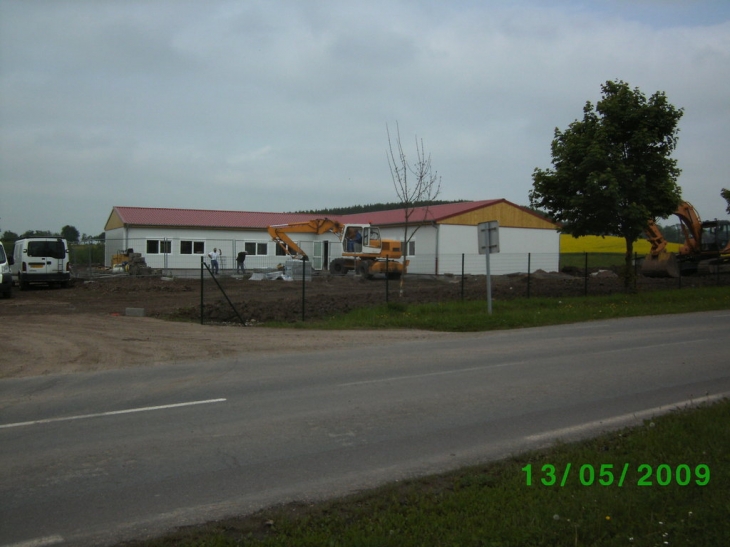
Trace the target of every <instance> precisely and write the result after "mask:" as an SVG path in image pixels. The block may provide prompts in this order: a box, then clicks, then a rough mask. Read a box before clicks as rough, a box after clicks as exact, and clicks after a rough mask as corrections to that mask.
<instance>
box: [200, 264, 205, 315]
mask: <svg viewBox="0 0 730 547" xmlns="http://www.w3.org/2000/svg"><path fill="white" fill-rule="evenodd" d="M204 263H205V258H204V257H202V256H201V257H200V324H201V325H202V324H203V287H205V282H204V279H203V266H204Z"/></svg>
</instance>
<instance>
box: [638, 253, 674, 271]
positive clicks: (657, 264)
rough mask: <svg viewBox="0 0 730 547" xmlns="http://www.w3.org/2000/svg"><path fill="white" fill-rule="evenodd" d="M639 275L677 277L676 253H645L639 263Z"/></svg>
mask: <svg viewBox="0 0 730 547" xmlns="http://www.w3.org/2000/svg"><path fill="white" fill-rule="evenodd" d="M641 275H644V276H646V277H679V262H678V261H677V255H675V254H674V253H669V252H667V251H661V252H660V253H659V254H658V255H657V256H652V255H647V256H646V258H644V261H643V263H642V264H641Z"/></svg>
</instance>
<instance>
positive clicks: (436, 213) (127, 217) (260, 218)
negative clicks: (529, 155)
mask: <svg viewBox="0 0 730 547" xmlns="http://www.w3.org/2000/svg"><path fill="white" fill-rule="evenodd" d="M497 203H508V204H510V205H513V206H514V207H519V206H518V205H514V204H513V203H511V202H509V201H507V200H504V199H492V200H482V201H466V202H461V203H445V204H443V205H431V206H430V207H417V208H415V209H414V210H413V213H412V214H411V216H410V218H409V219H408V222H409V223H420V222H440V221H443V220H446V219H448V218H451V217H454V216H457V215H463V214H464V213H468V212H470V211H474V210H476V209H481V208H482V207H488V206H490V205H495V204H497ZM520 208H521V207H520ZM114 211H116V213H117V214H118V215H119V218H120V219H121V220H122V222H123V223H124V224H125V225H133V226H171V227H172V226H177V227H201V228H234V229H246V228H248V229H266V228H268V227H269V226H273V225H275V224H288V223H291V222H301V221H307V220H311V219H312V217H313V215H312V214H311V213H260V212H250V211H211V210H207V209H162V208H155V207H114ZM328 217H329V218H331V219H333V220H338V221H340V222H342V223H343V224H373V225H376V226H388V225H393V224H403V223H404V222H405V209H393V210H390V211H373V212H371V213H357V214H353V215H328Z"/></svg>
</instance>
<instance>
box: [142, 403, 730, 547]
mask: <svg viewBox="0 0 730 547" xmlns="http://www.w3.org/2000/svg"><path fill="white" fill-rule="evenodd" d="M728 423H730V401H729V400H727V399H725V400H723V401H720V402H718V403H715V404H713V405H710V406H705V407H701V408H697V409H691V410H684V411H681V412H674V413H671V414H668V415H665V416H662V417H658V418H656V419H653V420H651V421H649V420H647V421H645V422H644V424H643V425H642V426H639V427H636V428H631V429H624V430H622V431H618V432H613V433H608V434H604V435H602V436H600V437H598V438H595V439H591V440H588V441H582V442H578V443H573V444H563V445H558V446H555V447H553V448H550V449H547V450H542V451H536V452H530V453H527V454H523V455H520V456H518V457H515V458H511V459H508V460H504V461H500V462H496V463H491V464H487V465H482V466H479V467H473V468H468V469H462V470H459V471H456V472H453V473H449V474H445V475H440V476H432V477H427V478H424V479H418V480H413V481H407V482H404V483H398V484H391V485H388V486H385V487H382V488H379V489H376V490H373V491H368V492H366V493H362V494H358V495H355V496H351V497H348V498H344V499H338V500H332V501H328V502H325V503H320V504H314V505H308V504H295V505H289V506H285V507H279V508H275V509H269V510H266V511H263V512H260V513H258V514H256V515H253V516H250V517H246V518H242V519H231V520H228V521H225V522H219V523H214V524H210V525H207V526H205V527H202V528H192V529H187V530H184V531H182V532H179V533H177V534H175V535H173V536H170V537H168V538H165V539H160V540H155V541H151V542H146V543H140V544H139V545H144V546H146V547H163V546H171V545H176V546H180V547H193V546H195V547H203V546H206V547H229V546H233V545H248V546H259V547H277V546H291V545H296V546H327V545H336V546H363V547H364V546H382V547H388V546H393V547H396V546H397V547H409V546H413V547H421V546H459V547H461V546H493V547H497V546H500V547H507V546H542V545H556V546H557V545H560V546H563V545H566V546H572V545H580V546H583V545H596V546H625V545H630V546H634V545H636V546H664V545H695V546H713V547H714V546H719V545H730V496H728V492H730V427H728ZM568 464H571V468H572V473H570V474H569V475H568V478H567V480H566V483H565V486H562V487H561V486H560V485H559V484H560V482H561V480H562V476H563V471H564V470H565V469H566V467H567V465H568ZM624 464H628V470H627V473H626V475H625V478H624V481H623V483H622V486H618V483H619V480H620V475H621V472H622V470H623V467H624ZM642 464H646V465H648V466H651V469H652V473H651V475H650V477H648V478H649V480H650V482H651V484H650V485H646V486H640V485H639V484H638V483H639V481H640V478H641V476H642V475H643V474H644V473H641V472H639V466H640V465H642ZM527 465H530V466H531V469H532V484H531V485H528V484H527V473H526V472H525V471H524V469H525V468H526V466H527ZM545 465H552V466H554V467H555V469H556V470H557V478H556V484H555V485H553V486H546V485H544V484H543V483H542V479H543V478H545V477H546V475H545V474H544V473H542V472H541V469H543V466H545ZM602 465H613V466H614V476H613V481H612V484H611V485H606V486H604V485H601V484H599V483H598V479H599V471H600V469H601V466H602ZM660 465H663V466H667V467H665V468H663V469H664V470H667V469H668V470H671V475H666V474H665V473H664V471H663V472H662V475H661V476H659V478H658V476H657V471H656V470H657V469H658V468H659V466H660ZM700 465H702V466H706V467H700V468H698V467H697V466H700ZM582 466H591V467H592V468H593V469H595V471H596V474H595V479H594V481H593V482H592V483H591V481H590V480H589V479H590V477H589V474H588V467H584V472H583V473H584V474H583V481H581V479H580V475H579V474H580V468H581V467H582ZM682 466H687V468H686V469H687V470H688V474H687V475H686V476H685V474H683V473H684V469H685V468H684V467H682ZM677 469H682V471H681V472H680V481H681V482H685V479H687V482H688V484H686V485H680V484H678V481H677V474H676V473H677V471H676V470H677ZM705 469H708V470H709V482H707V484H705V485H700V484H697V480H698V479H699V480H700V483H702V482H705V481H704V478H705V477H706V474H705V472H704V470H705ZM667 477H670V480H669V481H667V480H666V479H667ZM604 479H605V482H608V479H609V476H608V475H604ZM659 482H668V484H666V485H661V484H659ZM584 483H585V484H584Z"/></svg>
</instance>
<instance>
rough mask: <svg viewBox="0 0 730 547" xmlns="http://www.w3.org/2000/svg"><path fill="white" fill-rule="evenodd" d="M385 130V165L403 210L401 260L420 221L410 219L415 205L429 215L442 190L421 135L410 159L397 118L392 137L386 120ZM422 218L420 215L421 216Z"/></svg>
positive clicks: (401, 291)
mask: <svg viewBox="0 0 730 547" xmlns="http://www.w3.org/2000/svg"><path fill="white" fill-rule="evenodd" d="M385 129H386V132H387V133H388V151H387V156H388V165H389V166H390V174H391V177H392V178H393V186H394V187H395V193H396V195H397V196H398V201H399V202H400V203H401V205H402V206H403V210H404V215H405V218H404V221H405V224H404V227H403V261H404V264H405V261H406V260H408V246H409V243H410V241H411V240H412V239H413V236H414V235H415V234H416V232H417V231H418V229H419V228H420V227H421V226H422V224H421V223H419V224H416V225H415V227H414V226H413V224H412V223H411V216H412V215H413V212H414V211H415V210H416V208H417V207H420V206H425V207H426V211H425V215H424V219H425V218H426V217H427V216H428V206H429V204H430V203H431V202H432V201H434V200H435V199H436V198H437V197H438V195H439V193H441V177H440V176H439V174H438V172H437V171H433V170H432V168H431V154H426V151H425V148H424V146H423V139H420V140H419V139H418V137H415V140H416V161H415V163H409V162H408V158H407V157H406V153H405V152H404V151H403V145H402V143H401V138H400V128H399V127H398V122H396V124H395V129H396V132H395V136H394V137H395V138H392V137H391V135H390V128H389V127H388V125H387V124H386V126H385ZM421 220H422V219H421ZM400 295H401V296H403V276H401V280H400Z"/></svg>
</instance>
